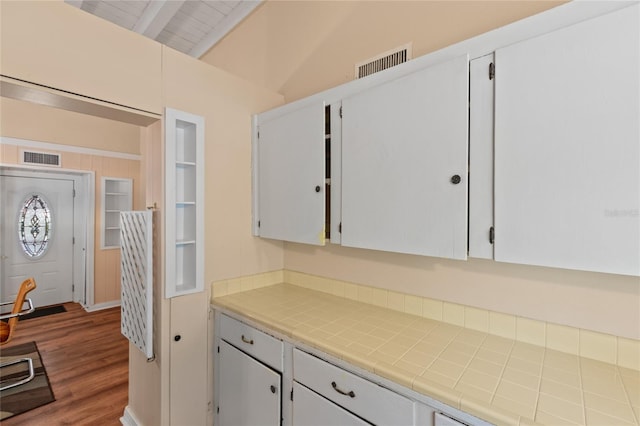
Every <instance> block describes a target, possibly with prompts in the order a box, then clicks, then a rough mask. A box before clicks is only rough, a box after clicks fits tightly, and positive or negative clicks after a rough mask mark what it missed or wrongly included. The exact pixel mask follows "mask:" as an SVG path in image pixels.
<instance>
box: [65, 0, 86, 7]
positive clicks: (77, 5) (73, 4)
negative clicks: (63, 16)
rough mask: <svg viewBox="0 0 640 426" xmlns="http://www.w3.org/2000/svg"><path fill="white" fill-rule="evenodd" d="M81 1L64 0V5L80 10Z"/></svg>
mask: <svg viewBox="0 0 640 426" xmlns="http://www.w3.org/2000/svg"><path fill="white" fill-rule="evenodd" d="M82 1H83V0H66V1H65V3H68V4H70V5H71V6H75V7H77V8H78V9H82Z"/></svg>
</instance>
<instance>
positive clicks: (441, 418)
mask: <svg viewBox="0 0 640 426" xmlns="http://www.w3.org/2000/svg"><path fill="white" fill-rule="evenodd" d="M433 426H465V424H464V423H461V422H459V421H457V420H456V419H454V418H451V417H449V416H446V415H444V414H442V413H434V415H433Z"/></svg>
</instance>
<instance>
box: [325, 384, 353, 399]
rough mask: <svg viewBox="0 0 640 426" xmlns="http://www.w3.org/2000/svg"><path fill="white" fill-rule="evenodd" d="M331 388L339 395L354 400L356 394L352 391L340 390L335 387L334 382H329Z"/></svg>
mask: <svg viewBox="0 0 640 426" xmlns="http://www.w3.org/2000/svg"><path fill="white" fill-rule="evenodd" d="M331 386H332V387H333V390H335V391H336V392H338V393H339V394H342V395H346V396H349V397H351V398H355V397H356V394H355V392H354V391H349V392H345V391H343V390H342V389H340V388H339V387H338V385H336V382H331Z"/></svg>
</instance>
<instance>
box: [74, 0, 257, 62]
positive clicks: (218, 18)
mask: <svg viewBox="0 0 640 426" xmlns="http://www.w3.org/2000/svg"><path fill="white" fill-rule="evenodd" d="M65 2H66V3H68V4H70V5H73V6H75V7H78V8H80V9H82V10H84V11H85V12H88V13H91V14H93V15H96V16H98V17H100V18H103V19H106V20H108V21H111V22H113V23H114V24H117V25H119V26H121V27H124V28H127V29H129V30H132V31H135V32H137V33H140V34H143V35H145V36H147V37H149V38H151V39H154V40H156V41H158V42H160V43H162V44H165V45H167V46H169V47H172V48H174V49H176V50H179V51H180V52H183V53H186V54H188V55H190V56H193V57H194V58H199V57H200V56H202V55H203V54H204V53H206V52H207V51H208V50H209V49H210V48H211V47H212V46H214V45H215V44H216V43H217V42H218V41H220V40H221V39H222V38H223V37H224V36H225V35H226V34H227V33H228V32H229V31H231V30H232V29H233V28H234V27H235V26H236V25H237V24H238V23H240V22H241V21H242V20H243V19H244V18H245V17H246V16H247V15H249V14H250V13H251V12H252V11H253V10H254V9H255V8H256V7H257V6H258V5H259V4H260V3H261V0H225V1H222V0H214V1H212V0H186V1H185V0H133V1H130V0H65Z"/></svg>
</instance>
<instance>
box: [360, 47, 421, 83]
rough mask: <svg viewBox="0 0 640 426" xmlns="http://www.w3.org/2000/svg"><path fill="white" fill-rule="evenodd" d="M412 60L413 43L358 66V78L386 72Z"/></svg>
mask: <svg viewBox="0 0 640 426" xmlns="http://www.w3.org/2000/svg"><path fill="white" fill-rule="evenodd" d="M409 59H411V43H407V44H405V45H404V46H400V47H398V48H396V49H392V50H389V51H388V52H384V53H381V54H379V55H377V56H374V57H373V58H370V59H367V60H365V61H362V62H360V63H357V64H356V78H362V77H366V76H368V75H371V74H373V73H376V72H378V71H382V70H386V69H387V68H391V67H394V66H396V65H398V64H402V63H404V62H407V61H408V60H409Z"/></svg>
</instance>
